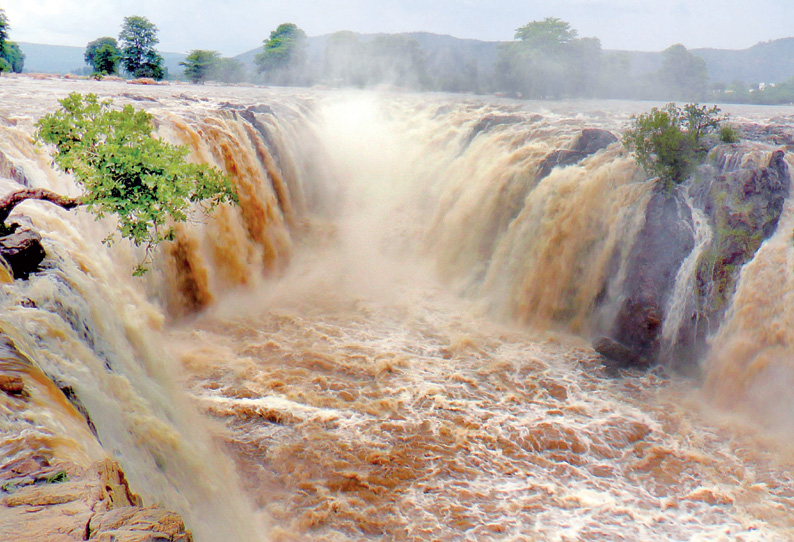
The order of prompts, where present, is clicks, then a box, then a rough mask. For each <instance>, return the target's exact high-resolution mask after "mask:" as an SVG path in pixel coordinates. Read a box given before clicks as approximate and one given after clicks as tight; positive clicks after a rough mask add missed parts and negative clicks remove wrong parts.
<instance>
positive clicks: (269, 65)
mask: <svg viewBox="0 0 794 542" xmlns="http://www.w3.org/2000/svg"><path fill="white" fill-rule="evenodd" d="M306 47H307V39H306V33H305V32H304V31H303V30H301V29H300V28H298V27H297V25H295V24H293V23H284V24H281V25H279V26H278V28H276V29H275V30H273V31H272V32H271V33H270V38H269V39H266V40H265V41H264V49H263V51H262V52H261V53H259V54H257V55H256V58H255V59H254V62H255V63H256V67H257V71H258V72H259V73H264V74H265V76H266V77H267V78H268V79H269V80H270V81H271V82H274V83H280V84H290V83H294V82H295V81H296V79H300V78H301V75H302V72H303V70H304V69H305V65H306Z"/></svg>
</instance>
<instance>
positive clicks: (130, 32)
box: [119, 16, 165, 80]
mask: <svg viewBox="0 0 794 542" xmlns="http://www.w3.org/2000/svg"><path fill="white" fill-rule="evenodd" d="M159 42H160V40H159V39H158V38H157V27H156V26H155V25H154V24H153V23H152V22H150V21H149V19H147V18H146V17H139V16H132V17H125V18H124V24H123V25H122V27H121V33H120V34H119V46H120V48H121V64H122V66H124V70H125V71H126V72H127V73H129V74H130V75H132V76H133V77H151V78H153V79H157V80H160V79H162V78H163V76H164V75H165V69H164V68H163V64H164V61H163V57H162V56H160V54H159V53H158V52H157V51H156V50H155V48H154V46H155V45H157V44H158V43H159Z"/></svg>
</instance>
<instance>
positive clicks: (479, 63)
mask: <svg viewBox="0 0 794 542" xmlns="http://www.w3.org/2000/svg"><path fill="white" fill-rule="evenodd" d="M380 35H383V34H359V35H358V36H359V39H361V41H365V42H366V41H370V40H372V39H374V38H375V37H377V36H380ZM404 35H405V36H408V37H411V38H413V39H415V40H416V41H417V42H419V44H420V45H421V46H422V49H423V50H424V51H425V53H426V55H427V67H428V69H429V70H430V71H431V72H432V73H436V74H439V73H443V74H444V75H447V76H448V77H454V75H455V73H456V71H459V70H460V69H461V67H462V66H475V67H476V68H477V70H478V71H479V72H480V74H486V73H492V70H493V67H494V65H495V63H496V60H497V57H498V52H499V42H487V41H479V40H470V39H460V38H455V37H452V36H442V35H438V34H431V33H428V32H411V33H407V34H404ZM328 37H329V36H328V35H324V36H315V37H311V38H309V51H308V57H309V64H310V68H311V70H312V71H313V72H314V73H322V69H323V59H324V53H325V44H326V42H327V40H328ZM19 46H20V47H21V49H22V52H23V53H24V54H25V72H29V73H35V72H41V73H59V74H65V73H73V72H82V70H83V69H84V68H85V67H86V66H85V63H84V62H83V52H84V48H83V47H68V46H62V45H41V44H35V43H24V42H23V43H20V44H19ZM261 50H262V48H261V45H260V46H258V47H256V48H254V49H251V50H250V51H246V52H244V53H241V54H239V55H237V56H236V57H235V58H236V59H238V60H240V61H241V62H242V63H243V64H245V65H246V67H247V68H248V69H249V71H251V72H253V71H254V67H255V66H254V57H255V56H256V54H257V53H259V52H260V51H261ZM604 52H605V53H610V52H619V51H604ZM622 52H624V53H627V54H629V55H630V58H631V64H632V71H633V72H634V73H635V74H641V73H647V72H651V71H654V70H656V69H658V68H659V66H660V65H661V62H662V53H661V52H640V51H622ZM692 52H693V53H694V54H696V55H698V56H700V57H701V58H703V59H704V60H705V61H706V65H707V66H708V70H709V78H710V79H711V80H712V81H722V82H725V83H730V82H732V81H744V82H746V83H750V84H753V83H761V82H764V83H779V82H783V81H786V80H787V79H789V78H791V77H793V76H794V38H783V39H779V40H774V41H768V42H763V43H758V44H756V45H754V46H752V47H750V48H748V49H741V50H730V49H693V50H692ZM161 54H162V55H163V58H164V59H165V63H166V67H167V68H168V71H169V73H171V74H180V73H182V71H183V69H182V67H181V66H180V65H179V62H181V61H182V60H184V59H185V56H186V55H184V54H182V53H167V52H161Z"/></svg>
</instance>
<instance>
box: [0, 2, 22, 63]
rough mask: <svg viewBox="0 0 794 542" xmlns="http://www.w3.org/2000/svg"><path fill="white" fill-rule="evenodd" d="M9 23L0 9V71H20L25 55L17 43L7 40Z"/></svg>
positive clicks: (9, 28)
mask: <svg viewBox="0 0 794 542" xmlns="http://www.w3.org/2000/svg"><path fill="white" fill-rule="evenodd" d="M9 30H11V25H10V24H9V22H8V17H7V16H6V13H5V11H4V10H2V9H0V72H10V71H12V72H14V73H21V72H22V68H23V67H24V65H25V55H24V54H22V51H21V50H20V48H19V45H17V44H16V43H14V42H13V41H8V32H9Z"/></svg>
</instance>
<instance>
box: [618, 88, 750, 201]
mask: <svg viewBox="0 0 794 542" xmlns="http://www.w3.org/2000/svg"><path fill="white" fill-rule="evenodd" d="M723 120H724V117H722V116H720V110H719V108H718V107H716V106H714V107H711V108H707V107H706V106H701V105H698V104H687V105H685V106H684V107H683V108H680V107H677V106H676V105H675V104H674V103H669V104H667V105H666V106H665V107H664V108H662V109H658V108H656V107H654V108H653V109H651V111H650V112H649V113H644V114H641V115H637V116H636V117H634V118H633V121H632V126H631V128H629V129H628V130H627V131H626V132H625V133H624V134H623V146H624V147H625V148H626V149H627V150H629V151H630V152H632V153H633V154H634V157H635V159H636V160H637V163H638V164H639V165H640V166H642V168H643V169H644V170H645V172H646V173H647V174H649V175H652V176H656V177H659V179H660V180H661V181H662V182H663V183H664V185H665V188H666V189H668V190H669V189H672V187H673V186H674V185H676V184H679V183H682V182H684V181H685V180H686V179H687V178H688V177H689V175H690V174H691V173H692V170H693V169H694V168H695V166H697V165H698V164H699V163H700V162H701V161H702V160H703V158H704V157H705V156H706V154H707V153H708V151H709V149H710V148H711V147H712V146H713V141H712V139H711V138H710V137H709V136H710V135H711V134H713V133H714V132H715V131H717V130H721V127H720V123H721V122H722V121H723ZM723 128H726V129H730V130H733V129H732V128H730V127H728V126H725V127H723ZM720 133H721V134H722V131H721V132H720ZM730 135H731V134H728V136H730ZM732 135H733V137H736V132H735V130H734V131H733V134H732ZM737 139H738V138H737Z"/></svg>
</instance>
